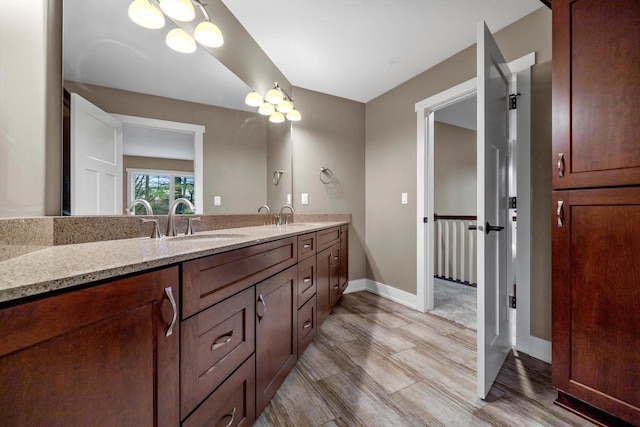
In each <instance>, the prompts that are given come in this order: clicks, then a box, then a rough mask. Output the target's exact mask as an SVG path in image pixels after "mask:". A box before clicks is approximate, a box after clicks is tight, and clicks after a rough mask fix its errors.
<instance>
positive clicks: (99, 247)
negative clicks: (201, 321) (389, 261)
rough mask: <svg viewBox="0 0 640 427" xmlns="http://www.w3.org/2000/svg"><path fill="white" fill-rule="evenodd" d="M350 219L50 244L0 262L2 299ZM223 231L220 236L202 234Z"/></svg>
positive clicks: (319, 227)
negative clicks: (186, 235)
mask: <svg viewBox="0 0 640 427" xmlns="http://www.w3.org/2000/svg"><path fill="white" fill-rule="evenodd" d="M343 224H348V222H344V221H338V222H316V223H292V224H289V225H285V226H280V227H277V226H274V225H267V226H254V227H240V228H229V229H220V230H215V231H204V232H200V233H196V234H194V235H193V237H191V236H189V237H187V238H185V237H184V236H178V237H177V238H176V237H163V238H161V239H151V238H148V237H140V238H134V239H121V240H108V241H102V242H93V243H79V244H70V245H61V246H50V247H46V248H44V249H41V250H38V251H35V252H31V253H28V254H24V255H21V256H18V257H15V258H11V259H8V260H6V261H2V262H0V303H3V302H7V301H12V300H17V299H20V298H24V297H30V296H34V295H39V294H43V293H47V292H51V291H55V290H59V289H65V288H70V287H73V286H78V285H83V284H87V283H91V282H94V281H97V280H103V279H110V278H115V277H118V276H122V275H125V274H131V273H136V272H142V271H144V270H148V269H152V268H156V267H162V266H167V265H172V264H176V263H179V262H182V261H187V260H190V259H195V258H199V257H203V256H207V255H212V254H216V253H220V252H226V251H230V250H233V249H239V248H243V247H247V246H252V245H255V244H258V243H264V242H269V241H273V240H278V239H282V238H285V237H289V236H295V235H297V234H303V233H306V232H312V231H316V230H321V229H323V228H329V227H334V226H337V225H343ZM211 235H214V236H215V235H226V237H225V238H223V239H220V240H213V239H207V238H205V237H204V236H211Z"/></svg>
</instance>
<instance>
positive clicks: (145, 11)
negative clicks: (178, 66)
mask: <svg viewBox="0 0 640 427" xmlns="http://www.w3.org/2000/svg"><path fill="white" fill-rule="evenodd" d="M158 2H159V4H160V9H162V11H160V9H158V8H157V7H156V6H155V5H156V4H157V3H158ZM194 2H195V4H196V5H198V7H199V8H200V11H201V12H202V15H203V16H204V18H205V20H204V21H202V22H200V23H199V24H198V25H197V26H196V28H195V30H194V34H193V37H191V35H189V34H187V33H186V32H185V31H184V30H183V29H181V28H175V29H173V30H171V31H169V33H168V34H167V36H166V39H165V41H166V43H167V46H169V47H170V48H171V49H173V50H175V51H177V52H181V53H192V52H195V51H196V48H197V45H196V41H197V42H198V43H200V44H201V45H203V46H206V47H211V48H215V47H220V46H222V45H223V44H224V37H223V36H222V31H220V28H218V26H217V25H215V24H214V23H213V22H211V18H210V17H209V14H208V13H207V10H206V9H205V8H204V5H203V4H202V1H201V0H154V1H152V0H133V2H132V3H131V4H130V5H129V18H131V20H132V21H133V22H135V23H136V24H138V25H140V26H142V27H144V28H151V29H157V28H162V27H164V23H165V19H164V15H163V14H162V12H164V13H165V14H166V15H167V16H168V17H170V18H171V19H174V20H176V21H183V22H189V21H193V19H194V18H195V10H194V7H193V3H194ZM194 38H195V40H194Z"/></svg>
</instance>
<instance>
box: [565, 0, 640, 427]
mask: <svg viewBox="0 0 640 427" xmlns="http://www.w3.org/2000/svg"><path fill="white" fill-rule="evenodd" d="M639 28H640V2H639V1H637V0H573V1H570V0H555V1H554V2H553V188H554V190H553V195H552V198H553V208H554V212H553V218H552V221H553V235H552V239H553V240H552V280H553V290H552V297H553V365H552V369H553V383H554V386H555V387H556V388H557V389H558V400H557V403H558V404H560V405H561V406H564V407H566V408H567V409H569V410H572V411H574V412H578V413H580V414H581V415H583V416H585V417H587V418H591V419H593V420H597V421H599V422H602V423H604V424H617V423H619V422H621V421H620V420H624V421H626V422H629V423H631V424H635V425H640V386H639V384H640V31H639Z"/></svg>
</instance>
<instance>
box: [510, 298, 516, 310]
mask: <svg viewBox="0 0 640 427" xmlns="http://www.w3.org/2000/svg"><path fill="white" fill-rule="evenodd" d="M509 308H516V296H515V295H509Z"/></svg>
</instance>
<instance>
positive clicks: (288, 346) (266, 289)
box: [255, 266, 298, 416]
mask: <svg viewBox="0 0 640 427" xmlns="http://www.w3.org/2000/svg"><path fill="white" fill-rule="evenodd" d="M297 295H298V289H297V266H294V267H291V268H289V269H287V270H285V271H283V272H282V273H279V274H276V275H275V276H273V277H271V278H269V279H267V280H265V281H263V282H260V283H258V284H257V285H256V301H255V304H256V306H255V307H256V416H257V415H259V414H260V413H261V412H262V410H263V409H264V407H265V406H267V403H269V401H270V400H271V398H272V397H273V395H274V394H275V393H276V391H277V390H278V387H280V385H281V384H282V382H283V381H284V379H285V378H286V377H287V374H288V373H289V371H291V369H292V368H293V366H294V365H295V364H296V360H297V359H298V298H297Z"/></svg>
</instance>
